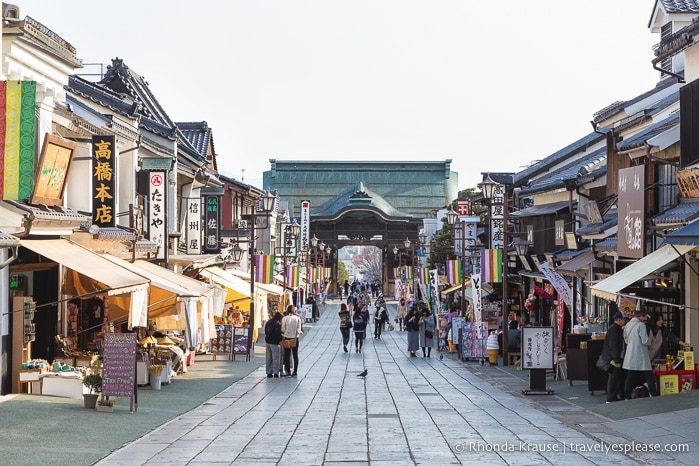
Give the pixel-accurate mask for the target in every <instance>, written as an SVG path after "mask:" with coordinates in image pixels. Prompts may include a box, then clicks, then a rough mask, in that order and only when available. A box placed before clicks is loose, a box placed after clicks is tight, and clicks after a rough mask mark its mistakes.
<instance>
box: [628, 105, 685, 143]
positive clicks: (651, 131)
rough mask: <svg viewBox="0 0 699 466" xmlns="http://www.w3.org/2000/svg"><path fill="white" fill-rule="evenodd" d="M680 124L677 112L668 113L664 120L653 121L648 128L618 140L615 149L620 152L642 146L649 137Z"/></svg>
mask: <svg viewBox="0 0 699 466" xmlns="http://www.w3.org/2000/svg"><path fill="white" fill-rule="evenodd" d="M679 124H680V115H679V113H676V114H674V115H670V116H669V117H667V118H665V119H664V120H661V121H659V122H658V123H655V124H654V125H651V126H649V127H648V128H646V129H644V130H643V131H640V132H638V133H636V134H634V135H633V136H631V137H630V138H628V139H624V140H623V141H621V142H619V143H618V144H617V150H619V151H620V152H624V151H628V150H631V149H635V148H637V147H642V146H643V145H644V144H645V143H646V141H648V140H649V139H651V138H653V137H655V136H657V135H659V134H662V133H664V132H665V131H667V130H669V129H671V128H673V127H674V126H677V125H679Z"/></svg>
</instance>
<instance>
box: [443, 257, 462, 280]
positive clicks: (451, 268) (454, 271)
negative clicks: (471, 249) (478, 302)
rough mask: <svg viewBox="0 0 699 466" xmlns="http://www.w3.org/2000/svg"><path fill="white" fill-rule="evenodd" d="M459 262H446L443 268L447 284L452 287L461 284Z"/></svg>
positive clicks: (458, 260)
mask: <svg viewBox="0 0 699 466" xmlns="http://www.w3.org/2000/svg"><path fill="white" fill-rule="evenodd" d="M461 270H462V269H461V260H460V259H457V260H447V265H446V268H445V271H446V275H447V282H448V283H451V284H452V285H456V284H459V283H461Z"/></svg>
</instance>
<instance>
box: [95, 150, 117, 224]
mask: <svg viewBox="0 0 699 466" xmlns="http://www.w3.org/2000/svg"><path fill="white" fill-rule="evenodd" d="M114 147H115V146H114V136H92V223H94V224H95V225H97V226H99V227H114V226H115V224H116V221H115V220H116V215H115V212H114V205H115V202H114V201H115V199H114V197H115V192H114V186H115V183H116V170H115V169H114V168H115V167H114V162H115V153H114Z"/></svg>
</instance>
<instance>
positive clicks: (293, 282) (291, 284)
mask: <svg viewBox="0 0 699 466" xmlns="http://www.w3.org/2000/svg"><path fill="white" fill-rule="evenodd" d="M284 284H285V285H286V287H287V288H296V287H297V286H299V285H300V284H301V268H300V267H299V266H298V265H287V266H286V279H285V283H284Z"/></svg>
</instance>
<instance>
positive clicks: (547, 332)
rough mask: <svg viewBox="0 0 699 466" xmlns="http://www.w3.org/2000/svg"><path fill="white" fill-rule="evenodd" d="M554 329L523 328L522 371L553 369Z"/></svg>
mask: <svg viewBox="0 0 699 466" xmlns="http://www.w3.org/2000/svg"><path fill="white" fill-rule="evenodd" d="M553 343H554V342H553V327H522V350H523V351H524V352H523V353H522V369H527V370H530V369H553Z"/></svg>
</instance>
